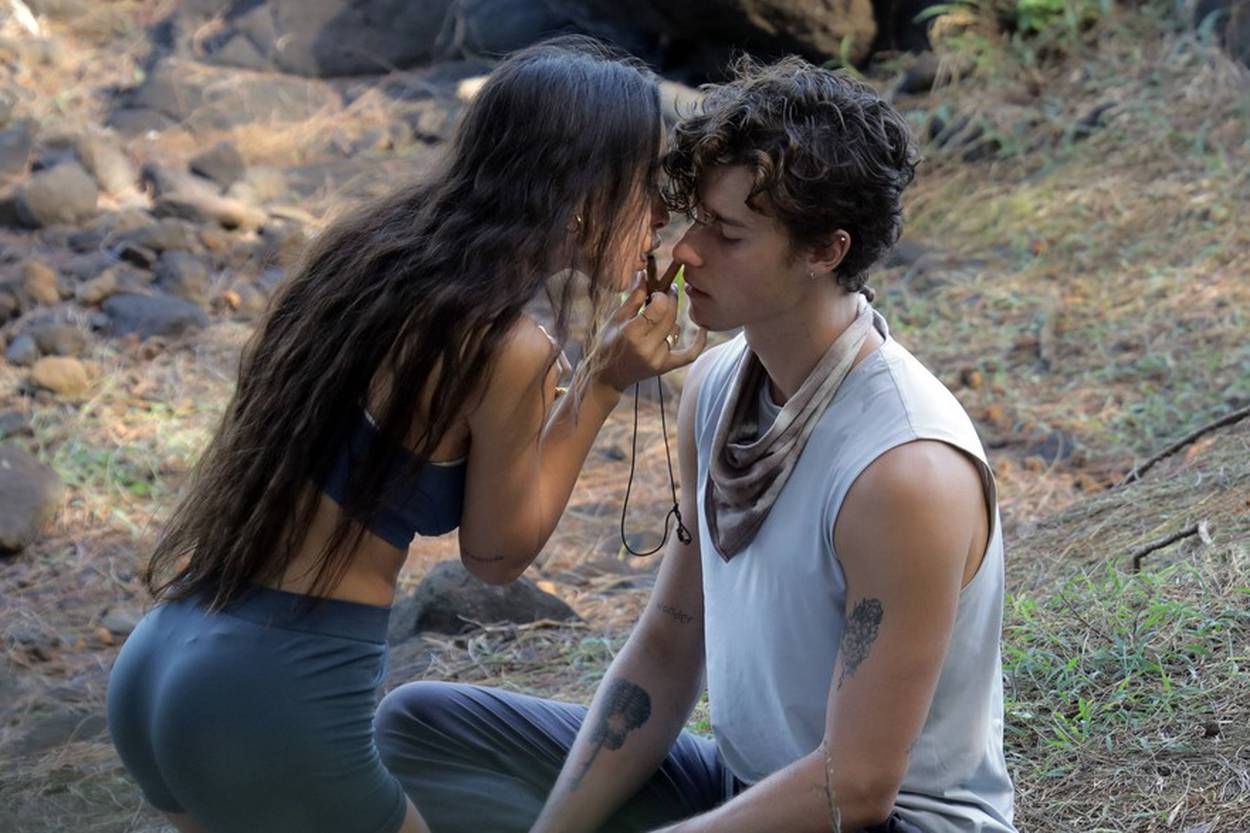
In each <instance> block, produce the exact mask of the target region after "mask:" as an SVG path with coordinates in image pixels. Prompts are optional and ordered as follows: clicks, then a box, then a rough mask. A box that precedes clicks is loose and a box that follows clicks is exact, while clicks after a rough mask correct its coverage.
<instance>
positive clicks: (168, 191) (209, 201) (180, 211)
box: [143, 165, 267, 230]
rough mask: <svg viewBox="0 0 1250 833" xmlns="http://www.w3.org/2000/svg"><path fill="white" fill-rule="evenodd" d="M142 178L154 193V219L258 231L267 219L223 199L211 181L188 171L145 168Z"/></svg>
mask: <svg viewBox="0 0 1250 833" xmlns="http://www.w3.org/2000/svg"><path fill="white" fill-rule="evenodd" d="M143 179H144V181H145V182H146V183H147V184H148V185H150V186H151V187H152V189H153V190H154V191H155V193H156V202H155V205H154V206H153V209H152V213H153V214H155V215H156V216H158V217H178V218H181V219H184V220H191V221H193V222H199V223H210V222H211V223H218V224H219V225H221V226H223V227H225V228H238V229H245V230H252V229H257V228H260V227H261V226H262V225H264V223H265V220H266V219H267V215H266V214H265V212H264V211H261V210H260V209H258V208H253V207H252V206H250V205H247V204H246V203H243V202H241V201H239V200H236V199H232V198H230V197H223V196H222V195H221V194H219V193H218V192H217V189H216V187H214V186H213V184H212V183H211V182H208V181H207V180H204V179H202V178H200V177H197V176H196V175H195V174H192V173H189V172H183V171H175V170H173V169H172V168H163V167H161V166H159V165H145V166H144V168H143Z"/></svg>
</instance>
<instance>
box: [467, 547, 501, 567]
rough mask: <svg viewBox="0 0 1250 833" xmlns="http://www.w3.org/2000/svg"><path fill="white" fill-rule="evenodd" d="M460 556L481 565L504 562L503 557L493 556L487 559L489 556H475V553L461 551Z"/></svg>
mask: <svg viewBox="0 0 1250 833" xmlns="http://www.w3.org/2000/svg"><path fill="white" fill-rule="evenodd" d="M460 554H461V555H463V556H464V557H465V558H467V559H469V560H470V561H476V562H478V563H479V564H493V563H495V562H496V561H503V556H502V555H492V556H489V557H487V556H481V555H474V554H473V553H471V552H465V551H464V550H461V551H460Z"/></svg>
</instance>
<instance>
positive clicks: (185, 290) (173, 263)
mask: <svg viewBox="0 0 1250 833" xmlns="http://www.w3.org/2000/svg"><path fill="white" fill-rule="evenodd" d="M156 285H157V287H159V288H160V290H161V291H162V292H166V293H168V294H170V295H173V296H174V297H176V298H185V299H186V300H188V301H194V302H195V303H197V304H199V305H201V306H203V305H204V304H206V303H207V302H208V289H209V270H208V264H206V263H205V262H204V261H203V260H201V259H200V258H198V257H196V256H195V255H193V254H191V253H190V252H165V253H163V254H162V255H161V257H160V260H158V261H157V263H156Z"/></svg>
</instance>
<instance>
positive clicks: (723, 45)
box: [547, 0, 877, 74]
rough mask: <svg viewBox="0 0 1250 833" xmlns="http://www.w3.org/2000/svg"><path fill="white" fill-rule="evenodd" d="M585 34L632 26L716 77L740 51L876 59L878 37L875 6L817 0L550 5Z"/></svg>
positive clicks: (676, 58)
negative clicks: (872, 55)
mask: <svg viewBox="0 0 1250 833" xmlns="http://www.w3.org/2000/svg"><path fill="white" fill-rule="evenodd" d="M547 2H548V3H549V4H550V5H552V6H553V7H554V8H556V9H558V10H560V11H565V12H566V13H568V14H570V15H571V16H573V17H574V18H575V19H576V20H577V22H578V24H579V25H580V26H582V27H583V28H588V27H589V28H593V27H594V25H595V22H596V21H599V22H604V23H615V24H617V25H618V26H631V27H633V28H634V29H636V30H638V31H640V32H643V33H646V34H648V35H651V36H653V37H656V38H658V39H660V40H662V41H664V42H667V43H668V44H670V49H669V51H670V54H669V55H667V56H666V63H668V64H679V63H681V62H682V55H679V54H673V50H679V51H682V52H688V53H690V56H691V62H692V63H695V64H700V65H702V66H699V67H698V69H700V70H702V71H705V72H711V73H713V74H714V73H715V70H716V67H717V65H718V64H719V65H720V66H721V67H722V68H723V65H724V61H725V60H726V59H727V58H728V57H730V55H731V54H732V52H733V51H734V50H746V51H749V52H751V53H754V54H760V55H765V56H777V55H784V54H791V53H793V54H797V55H802V56H804V57H806V58H809V59H811V60H814V61H822V62H823V61H826V60H829V59H830V58H838V57H841V56H842V55H843V49H844V47H843V44H844V43H845V44H846V52H847V55H846V57H848V58H849V59H850V60H851V61H855V62H858V61H861V60H863V59H864V58H865V57H867V55H868V54H869V51H870V49H871V48H872V44H873V41H874V39H875V37H876V34H877V23H876V20H875V18H874V14H873V3H872V0H846V2H842V3H813V2H811V0H685V2H681V3H671V2H666V0H636V2H633V3H622V2H620V0H547Z"/></svg>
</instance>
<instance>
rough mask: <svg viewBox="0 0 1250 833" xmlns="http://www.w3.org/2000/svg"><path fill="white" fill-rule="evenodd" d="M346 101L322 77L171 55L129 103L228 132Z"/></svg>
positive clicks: (187, 124)
mask: <svg viewBox="0 0 1250 833" xmlns="http://www.w3.org/2000/svg"><path fill="white" fill-rule="evenodd" d="M414 5H421V4H414ZM260 8H264V6H260ZM342 102H343V99H342V96H340V95H339V93H338V92H337V91H335V89H334V88H333V87H332V86H331V85H329V84H326V83H324V82H321V81H313V80H310V79H307V78H296V77H293V76H289V75H274V74H268V73H263V74H262V73H240V72H238V71H237V70H227V69H221V68H219V67H212V66H207V65H205V64H200V63H196V62H194V61H186V60H181V59H178V58H166V59H163V60H161V61H160V62H159V63H157V64H156V66H155V67H153V68H152V70H151V71H150V72H149V73H148V76H147V78H146V80H145V81H144V82H143V84H142V85H140V86H139V88H138V89H136V90H134V91H133V92H132V93H131V94H130V97H129V100H128V102H127V107H128V108H132V109H143V110H150V111H155V112H157V113H161V114H163V115H165V116H168V117H169V118H171V119H173V121H174V122H176V123H178V124H180V125H182V126H183V127H184V128H186V129H188V130H191V131H198V130H229V129H231V128H233V127H238V126H239V125H243V124H251V123H254V122H258V121H259V122H264V123H265V124H274V123H277V122H302V121H308V120H310V119H313V118H316V117H319V116H322V115H324V114H326V113H332V112H335V111H337V110H338V109H340V108H341V107H342Z"/></svg>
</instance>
